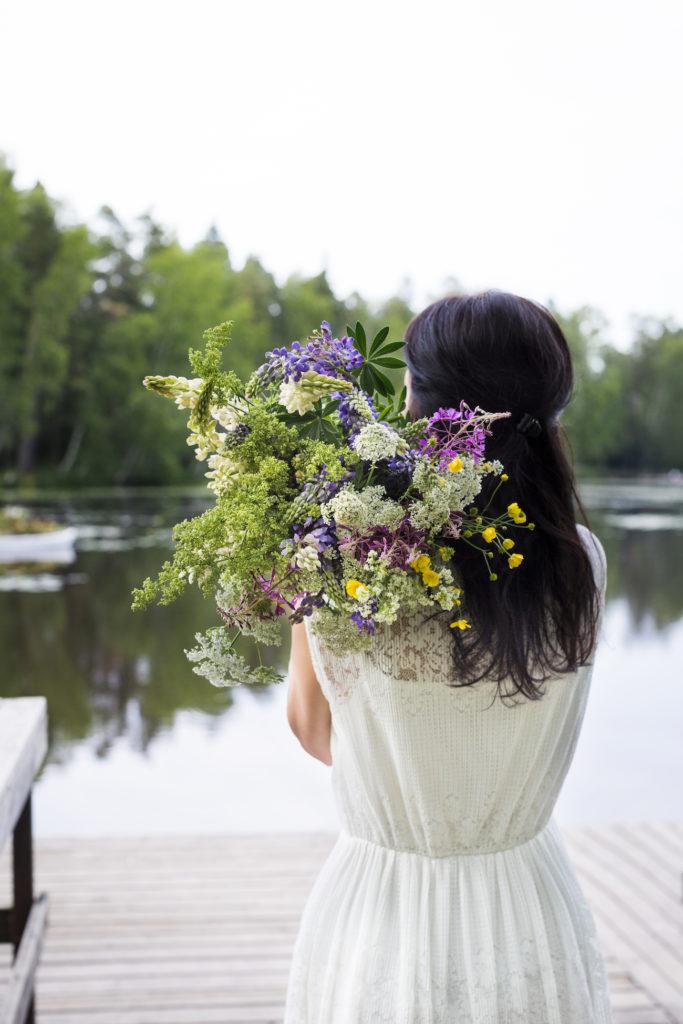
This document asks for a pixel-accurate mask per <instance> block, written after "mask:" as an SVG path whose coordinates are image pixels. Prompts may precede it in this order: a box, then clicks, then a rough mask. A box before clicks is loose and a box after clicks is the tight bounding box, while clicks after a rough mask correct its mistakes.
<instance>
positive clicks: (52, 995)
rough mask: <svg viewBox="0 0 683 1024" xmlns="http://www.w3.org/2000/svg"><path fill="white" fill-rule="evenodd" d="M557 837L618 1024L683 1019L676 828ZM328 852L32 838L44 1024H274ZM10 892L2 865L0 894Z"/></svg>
mask: <svg viewBox="0 0 683 1024" xmlns="http://www.w3.org/2000/svg"><path fill="white" fill-rule="evenodd" d="M565 835H566V837H567V840H568V843H569V847H570V850H571V853H572V857H573V859H574V863H575V865H576V867H577V870H578V872H579V875H580V877H581V881H582V883H583V885H584V888H585V891H586V894H587V896H588V898H589V901H590V903H591V906H592V908H593V912H594V914H595V917H596V920H597V923H598V928H599V931H600V936H601V940H602V944H603V950H604V952H605V955H606V958H607V963H608V967H609V972H610V982H611V986H612V992H613V1005H614V1011H615V1014H614V1024H683V903H682V901H681V896H682V871H683V825H678V824H642V825H613V826H609V827H600V828H582V829H576V830H567V831H565ZM332 842H333V837H332V836H330V835H327V834H323V835H308V834H306V835H302V834H287V835H273V836H261V835H254V836H245V837H237V836H230V837H228V836H225V837H223V836H207V837H201V838H194V837H188V838H172V839H166V838H154V839H152V838H145V839H113V840H106V839H93V840H77V841H76V840H47V841H46V840H43V841H39V842H37V844H36V847H37V849H36V854H37V863H36V874H37V889H38V891H41V889H46V890H48V891H49V893H50V923H49V928H48V932H47V937H46V941H45V946H44V952H43V957H42V962H41V966H40V968H39V972H38V988H37V1008H38V1022H39V1024H278V1022H280V1021H281V1020H282V1009H283V1000H284V993H285V987H286V982H287V971H288V967H289V958H290V952H291V948H292V943H293V940H294V936H295V934H296V929H297V925H298V920H299V915H300V912H301V908H302V905H303V902H304V899H305V897H306V894H307V893H308V891H309V889H310V886H311V884H312V881H313V878H314V876H315V874H316V872H317V870H318V868H319V867H320V865H321V863H322V861H323V859H324V857H325V855H326V854H327V852H328V850H329V849H330V847H331V844H332ZM6 888H7V864H6V858H5V860H3V861H2V863H1V864H0V898H4V897H5V895H6V893H5V890H6ZM3 955H4V956H5V961H4V963H5V964H6V963H7V959H6V957H7V954H6V952H3ZM577 1024H579V1022H577Z"/></svg>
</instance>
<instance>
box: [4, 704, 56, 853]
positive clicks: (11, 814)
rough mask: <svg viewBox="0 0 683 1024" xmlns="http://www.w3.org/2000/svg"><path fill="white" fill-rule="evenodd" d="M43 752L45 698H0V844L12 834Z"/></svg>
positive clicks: (45, 736)
mask: <svg viewBox="0 0 683 1024" xmlns="http://www.w3.org/2000/svg"><path fill="white" fill-rule="evenodd" d="M46 752H47V701H46V700H45V698H44V697H6V698H4V699H3V700H0V847H3V846H4V845H5V843H6V841H7V839H8V838H9V837H10V835H11V834H12V830H13V829H14V826H15V824H16V821H17V819H18V817H19V815H20V813H21V810H22V808H23V806H24V804H25V802H26V797H27V796H28V794H29V792H30V790H31V786H32V785H33V779H34V778H35V775H36V772H37V771H38V769H39V768H40V766H41V764H42V763H43V759H44V758H45V754H46Z"/></svg>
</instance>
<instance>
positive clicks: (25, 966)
mask: <svg viewBox="0 0 683 1024" xmlns="http://www.w3.org/2000/svg"><path fill="white" fill-rule="evenodd" d="M46 921H47V896H45V895H43V896H41V897H40V898H39V899H37V900H36V901H35V903H34V904H33V906H32V908H31V912H30V914H29V916H28V921H27V922H26V926H25V928H24V933H23V935H22V938H21V944H20V946H19V949H18V951H17V955H16V958H15V960H14V963H13V964H12V968H11V973H10V978H9V983H8V985H7V989H6V992H5V995H4V1000H3V1002H2V1005H1V1006H0V1020H2V1022H3V1024H23V1022H24V1021H25V1019H26V1014H27V1012H28V1008H29V1004H30V1002H31V998H32V996H33V980H34V975H35V971H36V967H37V965H38V958H39V956H40V947H41V944H42V941H43V933H44V931H45V923H46Z"/></svg>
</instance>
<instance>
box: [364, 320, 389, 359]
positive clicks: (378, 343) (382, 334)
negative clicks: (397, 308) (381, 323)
mask: <svg viewBox="0 0 683 1024" xmlns="http://www.w3.org/2000/svg"><path fill="white" fill-rule="evenodd" d="M388 334H389V328H388V327H383V328H382V330H381V331H378V332H377V334H376V335H375V337H374V340H373V342H372V345H371V346H370V352H369V353H368V355H370V356H372V355H374V353H375V352H377V350H378V349H379V348H381V347H382V343H383V342H384V341H386V339H387V335H388Z"/></svg>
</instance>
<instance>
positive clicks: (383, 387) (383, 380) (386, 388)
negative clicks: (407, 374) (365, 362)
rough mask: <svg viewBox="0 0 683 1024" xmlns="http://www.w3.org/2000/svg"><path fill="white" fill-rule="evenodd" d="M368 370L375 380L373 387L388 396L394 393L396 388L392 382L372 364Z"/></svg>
mask: <svg viewBox="0 0 683 1024" xmlns="http://www.w3.org/2000/svg"><path fill="white" fill-rule="evenodd" d="M370 372H371V373H372V375H373V378H374V380H375V387H376V388H377V390H378V391H379V393H380V394H381V395H385V396H386V397H387V398H389V397H391V396H392V395H393V394H395V392H396V388H395V387H394V385H393V382H392V381H390V380H389V378H388V377H386V376H385V375H384V374H383V373H382V372H381V371H380V370H378V369H377V367H376V366H375V365H374V364H373V365H372V366H371V367H370Z"/></svg>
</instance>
